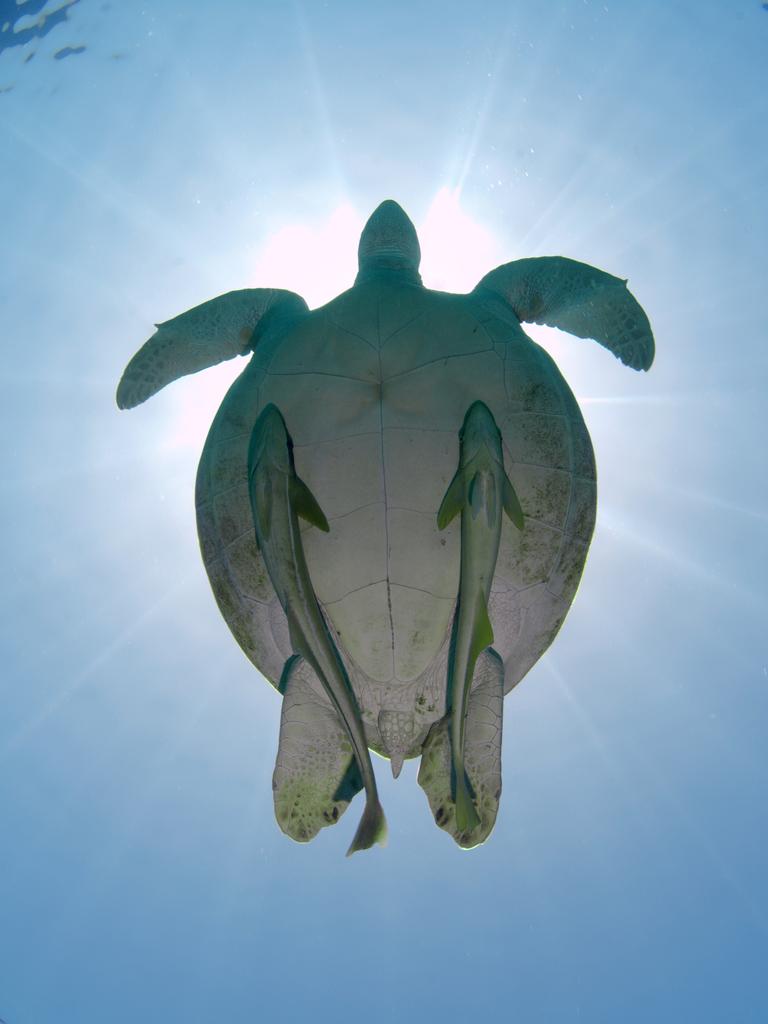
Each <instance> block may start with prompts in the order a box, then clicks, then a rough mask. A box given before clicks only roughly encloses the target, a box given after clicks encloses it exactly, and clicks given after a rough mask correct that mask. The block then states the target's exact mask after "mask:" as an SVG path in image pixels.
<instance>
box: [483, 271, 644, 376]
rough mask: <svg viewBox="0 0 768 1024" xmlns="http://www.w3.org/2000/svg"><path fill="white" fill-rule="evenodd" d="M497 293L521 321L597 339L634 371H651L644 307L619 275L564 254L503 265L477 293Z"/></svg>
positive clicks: (579, 336)
mask: <svg viewBox="0 0 768 1024" xmlns="http://www.w3.org/2000/svg"><path fill="white" fill-rule="evenodd" d="M485 290H490V291H492V292H496V293H497V295H500V296H501V297H502V298H503V299H504V300H505V301H506V302H507V303H509V305H510V306H511V307H512V310H513V311H514V314H515V316H516V317H517V319H518V320H522V321H524V322H526V323H532V324H546V325H547V326H548V327H559V328H560V330H561V331H568V333H569V334H575V335H576V337H577V338H594V339H595V341H597V342H599V344H601V345H603V346H604V347H605V348H607V349H609V351H611V352H613V354H614V355H615V356H616V357H617V358H618V359H620V360H621V361H622V363H624V364H625V365H626V366H631V367H632V369H633V370H648V369H649V368H650V366H651V363H652V362H653V356H654V350H655V346H654V341H653V333H652V331H651V325H650V324H649V322H648V317H647V316H646V315H645V311H644V310H643V307H642V306H641V305H640V303H639V302H638V301H637V299H636V298H635V297H634V295H633V294H632V293H631V292H630V291H629V289H628V288H627V282H626V281H625V280H623V278H620V277H614V276H613V275H612V274H606V273H605V271H604V270H598V269H597V268H596V267H590V266H589V264H587V263H580V262H579V261H578V260H570V259H568V258H567V257H565V256H534V257H531V258H530V259H524V260H515V261H514V262H513V263H505V264H503V265H502V266H500V267H497V268H496V269H495V270H492V271H491V272H490V274H486V275H485V277H484V278H483V279H482V280H481V281H480V283H479V284H478V285H477V287H476V288H475V292H476V293H477V292H480V293H482V292H483V291H485Z"/></svg>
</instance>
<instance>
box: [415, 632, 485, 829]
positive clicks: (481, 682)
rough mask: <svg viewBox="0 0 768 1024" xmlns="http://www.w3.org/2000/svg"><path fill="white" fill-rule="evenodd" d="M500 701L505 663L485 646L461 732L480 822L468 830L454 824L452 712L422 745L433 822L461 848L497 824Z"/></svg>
mask: <svg viewBox="0 0 768 1024" xmlns="http://www.w3.org/2000/svg"><path fill="white" fill-rule="evenodd" d="M503 702H504V665H503V663H502V660H501V658H500V657H499V656H498V654H497V653H496V652H495V651H494V650H492V649H488V650H485V651H483V653H482V654H481V655H480V656H479V658H478V659H477V664H476V667H475V676H474V685H473V687H472V691H471V693H470V695H469V701H468V705H467V719H466V727H465V729H466V731H465V734H464V767H465V771H466V774H467V778H468V779H469V783H470V785H471V787H472V792H473V794H474V806H475V809H476V810H477V814H478V816H479V818H480V824H479V825H478V826H477V827H476V828H474V829H472V830H471V831H461V830H460V829H459V828H458V826H457V823H456V804H455V802H454V799H453V795H452V794H453V785H452V783H453V778H452V770H453V769H452V751H451V716H450V714H449V715H446V717H445V718H441V719H440V721H439V722H437V723H436V724H435V725H433V726H432V728H431V729H430V731H429V735H428V736H427V738H426V740H425V741H424V746H423V747H422V750H421V766H420V768H419V785H420V786H421V788H422V789H423V790H424V792H425V793H426V794H427V799H428V800H429V806H430V808H431V810H432V813H433V815H434V817H435V821H436V823H437V824H438V825H439V826H440V828H442V829H444V830H445V831H446V832H448V833H450V835H452V836H453V838H454V840H455V841H456V842H457V843H458V844H459V846H462V847H464V848H465V849H471V848H472V847H474V846H479V845H480V844H481V843H484V842H485V840H486V839H487V838H488V836H489V835H490V834H491V832H492V831H493V826H494V825H495V823H496V814H497V812H498V809H499V797H500V796H501V722H502V709H503Z"/></svg>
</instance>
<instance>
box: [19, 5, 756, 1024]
mask: <svg viewBox="0 0 768 1024" xmlns="http://www.w3.org/2000/svg"><path fill="white" fill-rule="evenodd" d="M764 6H765V5H762V4H760V3H759V2H757V0H754V2H753V0H740V2H734V3H728V4H726V3H723V2H722V0H705V2H694V0H663V2H662V0H654V2H650V0H649V2H647V3H636V2H629V0H619V2H615V0H614V2H608V3H605V4H603V3H601V2H592V0H590V2H586V0H560V2H552V3H550V2H548V0H544V2H538V0H519V2H514V3H509V2H503V3H502V2H482V0H480V2H478V3H477V4H476V5H474V6H471V5H468V4H466V3H463V2H462V3H458V2H453V0H451V2H440V3H438V2H426V0H409V2H404V0H391V2H390V3H388V4H386V5H385V4H381V5H363V4H359V3H352V2H342V0H328V2H326V3H320V2H317V3H310V2H306V3H304V4H302V3H299V2H296V3H283V2H266V0H259V2H257V3H253V2H246V0H239V2H238V0H230V2H226V0H225V2H223V3H222V4H220V5H214V4H204V3H202V2H200V3H186V4H182V3H179V2H177V0H148V2H146V3H143V4H141V5H138V4H118V3H111V4H110V3H98V2H95V0H79V2H77V3H72V4H70V5H69V6H68V7H67V8H66V10H64V11H63V12H62V11H59V13H58V14H56V13H53V15H52V16H51V17H50V18H48V20H44V18H45V14H46V12H55V10H56V8H57V7H59V4H57V3H55V2H54V3H48V4H47V5H45V7H43V5H42V4H40V3H38V2H31V0H30V2H27V3H18V4H14V3H13V2H9V0H5V2H4V3H2V4H1V5H0V15H1V16H0V29H2V30H3V31H2V32H0V90H2V91H0V189H1V193H0V194H1V195H2V208H1V212H0V238H1V239H2V245H1V246H0V292H1V294H2V314H1V317H0V329H1V331H2V356H3V360H2V368H1V369H0V387H1V389H2V390H1V392H0V415H1V416H2V424H1V425H0V436H2V445H3V449H2V450H3V460H2V475H1V476H0V490H1V500H0V516H1V517H2V534H1V535H2V548H3V553H2V562H1V564H2V574H3V576H2V578H3V587H2V617H1V619H0V631H1V633H2V666H3V673H2V683H1V684H0V686H1V689H0V915H1V917H0V920H1V922H2V927H0V1017H2V1018H3V1019H4V1020H5V1021H7V1024H30V1022H31V1024H70V1022H72V1024H102V1022H105V1021H106V1022H110V1024H124V1022H129V1021H130V1022H135V1021H138V1020H141V1021H147V1022H164V1024H165V1022H176V1021H185V1022H187V1021H189V1022H214V1021H215V1022H219V1021H226V1022H228V1024H244V1022H250V1021H256V1020H262V1019H263V1020H278V1021H289V1022H292V1021H306V1020H317V1021H326V1020H327V1021H334V1022H343V1024H347V1022H350V1024H351V1022H357V1021H365V1022H369V1024H379V1022H389V1021H393V1022H394V1021H398V1022H400V1021H435V1022H441V1024H442V1022H445V1024H453V1022H458V1021H465V1020H467V1019H480V1020H483V1019H485V1020H509V1021H516V1022H520V1024H529V1022H530V1024H536V1022H542V1024H544V1022H546V1024H549V1022H559V1021H572V1020H584V1021H588V1022H590V1024H595V1022H603V1021H605V1022H616V1021H621V1022H624V1024H630V1022H632V1024H633V1022H638V1024H640V1022H642V1024H646V1022H649V1021H654V1022H656V1024H658V1022H675V1024H678V1022H680V1021H696V1022H713V1024H714V1022H718V1024H719V1022H729V1024H731V1022H734V1024H741V1022H762V1021H765V1020H767V1019H768V989H766V985H765V963H766V945H767V943H766V939H767V937H768V891H767V886H766V872H765V849H766V838H767V836H766V832H767V831H768V830H767V829H766V814H765V807H766V799H765V792H766V775H768V772H767V771H766V769H767V767H768V765H767V761H768V755H767V753H766V750H767V748H768V744H767V743H766V730H767V728H768V640H767V630H766V613H767V612H768V590H767V588H766V564H767V558H768V544H767V543H766V535H767V532H768V530H767V527H768V514H767V511H766V510H767V509H768V503H767V500H766V499H767V498H768V493H767V492H768V473H766V442H765V436H766V397H765V396H766V383H767V381H766V365H767V362H768V356H767V355H766V352H767V351H768V349H767V346H766V340H767V339H766V323H765V302H764V298H765V287H766V284H765V280H766V277H765V275H766V255H765V241H766V237H768V204H767V203H766V188H765V182H766V177H767V176H768V133H766V124H768V71H767V70H766V69H767V68H768V60H766V54H767V53H768V12H766V10H764V9H763V8H764ZM41 18H42V19H43V20H42V21H41V20H40V19H41ZM4 25H7V27H4ZM11 43H14V44H18V45H10V44H11ZM441 190H443V191H442V192H441ZM446 190H447V192H446ZM441 194H442V195H445V194H449V195H450V196H451V197H452V202H453V204H454V213H455V214H456V210H460V213H461V217H463V218H464V220H463V221H462V223H465V224H469V225H470V226H472V225H474V229H473V230H475V235H474V236H472V235H471V233H470V234H469V235H463V236H460V237H459V236H458V235H456V232H454V235H456V237H457V241H456V245H455V259H456V260H457V265H458V261H461V260H465V261H469V263H471V262H472V261H471V257H472V256H473V252H474V249H475V245H474V243H472V242H471V238H472V237H476V238H484V239H485V240H486V243H487V249H488V252H490V251H491V250H492V251H493V252H498V253H500V254H501V256H500V257H499V258H498V259H496V262H502V261H503V260H509V259H515V258H518V257H520V256H533V255H543V254H562V255H567V256H571V257H573V258H576V259H580V260H584V261H587V262H589V263H592V264H594V265H596V266H598V267H601V268H603V269H605V270H607V271H609V272H611V273H614V274H617V275H620V276H622V277H628V278H629V280H630V287H631V288H632V290H633V292H634V294H635V295H636V296H637V297H638V299H639V300H640V301H641V303H642V304H643V306H644V308H645V309H646V310H647V312H648V314H649V316H650V319H651V322H652V324H653V327H654V330H655V334H656V340H657V350H658V355H657V359H656V363H655V364H654V366H653V368H652V369H651V371H650V373H648V374H634V373H632V372H631V371H629V370H627V369H626V368H625V367H623V366H621V365H620V364H619V363H618V362H617V361H616V360H614V359H612V357H611V356H610V354H609V353H607V352H606V351H605V350H603V349H601V348H600V347H599V346H597V345H595V344H594V343H592V342H588V341H579V340H578V339H573V338H569V337H566V336H564V335H560V334H557V333H556V332H554V331H551V332H547V331H543V332H539V333H538V334H536V337H537V338H539V340H541V341H542V343H543V344H546V345H548V346H549V347H550V349H551V351H552V352H553V354H554V355H555V357H556V358H557V360H558V363H559V364H560V366H561V368H562V370H563V372H564V374H565V376H566V378H567V379H568V381H569V382H570V384H571V386H572V388H573V390H574V391H575V393H576V395H577V396H578V397H579V399H580V401H581V402H582V408H583V411H584V415H585V418H586V420H587V423H588V425H589V429H590V431H591V434H592V438H593V442H594V445H595V450H596V456H597V464H598V474H599V484H600V496H599V510H598V521H597V528H596V532H595V537H594V541H593V545H592V550H591V554H590V557H589V560H588V563H587V568H586V571H585V574H584V578H583V581H582V585H581V588H580V590H579V593H578V595H577V597H576V601H575V603H574V606H573V609H572V611H571V613H570V615H569V617H568V619H567V622H566V624H565V626H564V628H563V630H562V632H561V634H560V635H559V637H558V638H557V640H556V642H555V643H554V645H553V647H552V648H551V650H550V652H549V653H548V654H547V656H546V657H545V658H544V659H542V661H541V662H540V663H539V664H538V665H537V666H536V667H535V668H534V669H533V670H532V671H531V673H530V674H529V676H528V677H527V678H526V679H525V680H524V681H523V683H522V684H521V685H520V686H519V687H518V688H517V689H516V690H515V691H514V692H513V693H512V694H511V695H510V696H509V697H508V698H507V700H506V703H505V741H504V754H503V767H504V794H503V797H502V802H501V811H500V815H499V820H498V824H497V827H496V830H495V832H494V834H493V836H492V837H491V839H490V840H489V842H488V843H487V844H486V845H485V846H483V847H481V848H479V849H477V850H475V851H473V852H471V853H465V852H462V851H460V850H459V849H458V848H456V847H455V846H454V845H453V844H452V843H451V841H450V839H449V838H448V837H447V836H446V835H444V834H443V833H442V832H440V831H439V830H438V829H436V828H435V826H434V824H433V822H432V820H431V817H430V815H429V812H428V808H427V804H426V800H425V799H424V795H423V793H422V791H421V790H420V789H419V787H418V786H417V785H416V767H417V766H416V765H415V763H410V764H407V765H406V767H405V769H404V771H403V774H402V776H401V778H400V779H399V780H398V782H397V783H394V782H393V781H392V780H391V779H389V778H388V773H387V771H386V765H385V764H384V763H383V762H381V761H377V762H376V768H377V773H378V777H379V779H380V782H381V787H382V790H383V802H384V804H385V806H386V808H387V811H388V817H389V823H390V835H391V838H390V843H389V846H388V847H387V848H386V849H385V850H380V849H376V850H374V851H372V852H370V853H366V854H359V855H357V856H355V857H354V858H352V859H350V860H347V859H345V858H344V856H343V853H344V851H345V849H346V846H347V844H348V842H349V838H350V837H351V834H352V831H353V828H354V823H355V821H356V820H357V816H358V812H357V811H356V810H355V808H353V809H352V810H351V811H350V814H349V815H348V816H347V817H346V818H345V819H344V820H343V822H342V823H340V824H339V826H337V828H335V829H327V830H324V832H323V833H321V835H320V836H319V837H318V838H317V839H316V840H315V841H314V842H313V843H311V844H309V845H307V846H299V845H296V844H294V843H292V842H291V841H289V840H288V839H286V838H285V837H284V836H283V835H282V834H281V833H280V831H279V830H278V828H277V825H276V824H275V822H274V817H273V813H272V795H271V788H270V779H271V772H272V766H273V762H274V756H275V752H276V746H277V732H278V722H279V699H278V697H277V695H276V694H275V692H274V691H273V690H272V689H271V688H270V687H268V686H267V685H266V684H265V682H264V681H263V680H262V679H260V678H259V677H258V674H257V673H256V672H255V670H254V669H253V668H252V667H251V666H250V664H249V663H248V662H247V661H246V659H245V658H244V657H243V655H242V654H241V652H240V650H239V649H238V647H237V645H236V644H235V642H234V640H233V639H232V638H231V636H230V634H229V632H228V630H227V628H226V626H225V624H224V622H223V620H222V619H221V617H220V615H219V613H218V611H217V609H216V607H215V604H214V601H213V598H212V596H211V594H210V590H209V586H208V582H207V579H206V577H205V573H204V570H203V567H202V564H201V562H200V558H199V552H198V549H197V540H196V535H195V523H194V508H193V483H194V475H195V467H196V462H197V458H198V455H199V450H200V446H201V444H202V440H203V438H204V435H205V427H206V424H207V422H208V421H209V420H210V417H211V415H212V412H213V410H214V409H215V406H216V403H217V401H218V399H219V398H220V396H221V395H222V394H223V392H224V390H225V388H226V384H227V381H228V380H229V379H231V377H232V374H233V373H234V372H236V370H237V368H235V367H232V366H231V365H229V364H228V365H227V366H226V367H224V368H223V369H219V370H214V371H209V373H208V374H201V375H200V376H199V377H196V378H187V379H185V380H183V381H180V382H178V383H176V384H174V385H172V386H171V387H169V388H168V389H167V390H166V391H163V392H161V393H160V394H159V395H158V396H157V397H156V398H154V399H153V400H152V401H150V402H148V403H147V404H146V405H144V406H141V407H140V408H139V409H136V410H134V411H132V412H123V413H119V412H118V410H117V408H116V407H115V404H114V389H115V385H116V383H117V380H118V378H119V375H120V373H121V371H122V369H123V367H124V365H125V363H126V361H127V359H128V358H129V357H130V356H131V355H132V354H133V352H134V351H135V350H136V348H138V346H139V345H140V344H141V343H142V342H143V341H144V340H145V339H146V338H147V337H148V336H149V334H150V333H151V331H152V324H153V323H155V322H157V321H160V320H163V319H167V318H168V317H170V316H172V315H174V314H175V313H178V312H180V311H181V310H183V309H186V308H187V307H189V306H191V305H193V304H195V303H197V302H200V301H202V300H203V299H205V298H208V297H210V296H213V295H216V294H219V293H221V292H224V291H227V290H229V289H231V288H238V287H244V286H249V285H250V286H259V285H265V286H269V285H278V286H282V287H289V288H294V289H295V290H296V291H299V292H302V293H304V294H306V295H307V297H308V298H309V297H311V298H312V301H313V303H316V302H318V301H323V299H324V298H325V299H327V298H330V297H331V296H332V295H333V294H334V292H335V291H339V290H340V289H341V288H342V287H344V286H345V284H346V283H350V281H351V276H352V274H353V273H354V241H353V242H350V246H351V247H352V248H351V251H349V252H348V253H347V255H346V256H344V255H343V254H341V253H336V252H335V250H334V253H333V254H332V255H329V256H327V257H326V258H323V254H324V253H326V251H327V248H328V245H329V242H328V239H329V238H332V237H335V234H334V230H333V229H332V228H331V229H329V227H328V224H329V218H332V217H333V215H334V211H339V210H341V211H342V214H340V215H339V216H341V217H342V220H344V218H345V217H346V220H348V221H355V219H357V221H359V223H360V224H362V221H363V219H364V218H365V217H366V216H367V215H368V213H370V211H371V210H372V209H373V208H374V207H375V206H376V205H377V204H378V203H379V202H380V201H381V200H382V199H384V198H386V197H392V198H395V199H397V200H398V201H399V202H400V203H401V204H402V205H403V206H404V207H405V209H406V210H407V211H408V212H409V213H410V215H411V216H412V217H413V219H414V220H415V221H416V223H417V225H418V224H419V223H421V222H424V221H425V219H427V218H428V216H429V211H430V210H432V209H434V208H435V207H434V204H435V197H436V196H439V195H441ZM438 206H439V204H438ZM343 211H346V213H343ZM438 212H439V211H438ZM456 216H458V214H456ZM333 223H336V222H333ZM345 223H346V221H345ZM453 223H454V224H456V223H458V221H456V220H455V219H454V222H453ZM286 226H292V229H293V234H292V235H290V234H289V236H288V242H289V244H288V251H289V255H288V256H287V257H286V256H285V252H284V250H285V248H286V246H285V244H284V243H285V236H283V235H281V234H280V232H281V230H282V229H284V228H285V227H286ZM456 230H458V229H456ZM478 232H479V234H478ZM449 234H450V232H449ZM462 238H463V239H464V241H462ZM467 238H469V239H470V241H466V239H467ZM281 239H282V242H281ZM291 239H293V244H295V246H296V250H295V251H296V260H295V262H294V261H293V260H292V259H291V257H290V252H291V249H290V242H291ZM313 239H314V242H313ZM318 239H319V240H320V241H319V242H318ZM313 244H314V245H315V249H314V250H313V249H312V245H313ZM281 245H282V247H283V248H282V250H281V248H280V246H281ZM478 245H479V243H478ZM442 249H444V250H445V251H444V252H443V251H441V250H442ZM299 250H301V252H300V251H299ZM281 251H282V252H283V256H282V257H281V259H282V263H280V264H279V266H278V262H279V261H278V259H277V255H275V254H277V253H279V252H281ZM344 251H345V252H346V250H344ZM313 253H314V255H313ZM451 253H452V246H451V245H450V244H449V243H446V245H445V246H442V247H440V246H436V247H434V248H433V259H434V261H435V262H433V263H432V264H431V265H430V263H429V260H428V259H427V252H426V247H425V261H424V264H423V267H422V270H423V274H424V279H425V283H427V284H428V285H429V284H432V283H438V280H439V278H440V274H443V273H448V271H447V270H444V269H441V267H438V264H437V261H438V259H443V260H444V262H445V266H448V267H450V262H451V260H450V257H451ZM270 254H271V255H270ZM474 254H475V255H477V253H474ZM481 255H482V254H481ZM488 258H490V257H488ZM345 260H347V261H348V263H347V262H344V261H345ZM271 267H273V269H274V277H272V278H270V279H266V277H265V275H267V276H269V273H270V268H271ZM470 269H471V272H472V273H475V269H474V265H473V266H472V267H471V268H470ZM489 269H491V266H490V265H488V266H483V267H481V268H480V270H479V272H477V273H476V276H475V277H474V278H471V279H469V280H467V282H466V285H465V287H466V288H471V287H472V285H473V284H474V281H475V280H477V278H478V277H479V276H480V274H481V273H483V272H484V271H486V270H489ZM342 271H343V273H342ZM467 273H468V274H469V273H470V270H468V271H467ZM334 274H337V275H339V276H340V282H339V284H338V286H334V282H335V280H336V278H335V277H334ZM430 275H432V276H430Z"/></svg>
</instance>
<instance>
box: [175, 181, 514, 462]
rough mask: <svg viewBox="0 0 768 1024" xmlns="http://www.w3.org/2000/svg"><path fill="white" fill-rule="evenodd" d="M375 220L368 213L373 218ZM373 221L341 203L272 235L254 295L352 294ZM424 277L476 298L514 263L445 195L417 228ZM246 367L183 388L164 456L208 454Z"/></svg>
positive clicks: (215, 371)
mask: <svg viewBox="0 0 768 1024" xmlns="http://www.w3.org/2000/svg"><path fill="white" fill-rule="evenodd" d="M368 213H370V211H368ZM366 216H367V215H362V214H360V213H358V212H357V211H356V210H355V208H354V207H353V206H352V205H351V204H350V203H342V204H341V205H340V206H338V207H336V209H335V210H333V212H332V213H331V214H330V215H329V216H328V217H327V218H326V219H325V220H320V221H316V222H314V223H306V222H304V223H294V224H288V225H286V226H285V227H282V228H280V230H278V231H276V232H275V233H274V234H272V235H270V236H269V237H268V238H267V239H266V240H265V242H264V244H263V245H262V246H261V248H260V249H259V251H258V253H257V255H256V259H255V261H254V263H253V267H252V270H251V272H250V274H249V279H250V282H251V284H252V285H253V286H254V287H259V286H263V287H268V288H287V289H290V290H291V291H294V292H298V294H299V295H301V296H302V297H303V298H304V299H305V300H306V302H307V304H308V305H309V307H310V309H314V308H316V307H317V306H322V305H323V304H324V303H326V302H329V301H330V300H331V299H332V298H334V296H336V295H338V294H339V293H340V292H343V291H344V290H345V289H347V288H349V287H350V286H351V285H352V283H353V281H354V279H355V275H356V273H357V243H358V241H359V239H360V232H361V231H362V230H363V226H364V225H365V221H366ZM416 230H417V231H418V235H419V242H420V244H421V254H422V255H421V274H422V278H423V280H424V284H425V285H426V286H427V287H428V288H435V289H438V290H441V291H455V292H466V291H470V290H471V289H472V288H474V286H475V285H476V284H477V282H478V281H479V280H480V278H481V277H482V276H483V275H484V274H486V273H488V271H489V270H492V269H493V268H494V267H495V266H498V264H499V263H503V262H504V260H505V259H510V258H511V257H510V255H509V254H508V253H507V254H506V255H505V253H504V252H503V251H502V245H501V241H500V239H498V238H497V237H496V236H495V235H494V233H493V232H492V231H491V230H490V228H488V227H487V226H486V225H483V224H481V223H479V222H478V221H476V220H474V219H473V218H472V217H471V216H470V215H469V213H467V211H466V210H464V209H463V208H462V205H461V198H460V190H459V189H458V188H447V187H445V188H441V189H440V190H439V191H438V192H437V193H436V194H435V197H434V198H433V200H432V202H431V203H430V204H429V206H428V208H427V211H426V213H425V215H424V216H423V218H422V219H421V220H420V221H418V222H417V223H416ZM244 365H245V364H244V363H243V361H242V360H240V359H236V360H232V361H230V362H227V363H223V364H221V365H220V366H215V367H212V368H211V369H210V370H206V371H204V372H203V373H200V374H197V375H196V376H195V377H193V378H190V379H187V380H185V381H184V382H180V383H179V384H178V385H176V386H175V387H174V389H173V391H172V392H169V394H173V397H174V403H175V408H174V411H173V414H172V424H171V427H170V429H169V430H168V432H167V435H166V441H165V445H164V448H165V449H166V450H178V449H180V448H192V449H194V450H195V451H198V452H199V451H200V450H201V449H202V446H203V443H204V441H205V437H206V434H207V433H208V428H209V427H210V424H211V421H212V420H213V417H214V415H215V414H216V410H217V409H218V407H219V404H220V403H221V400H222V398H223V396H224V392H225V391H226V388H227V386H228V385H229V384H230V383H231V381H232V380H234V378H235V377H236V376H237V375H238V374H239V373H240V372H241V371H242V369H243V366H244Z"/></svg>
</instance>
